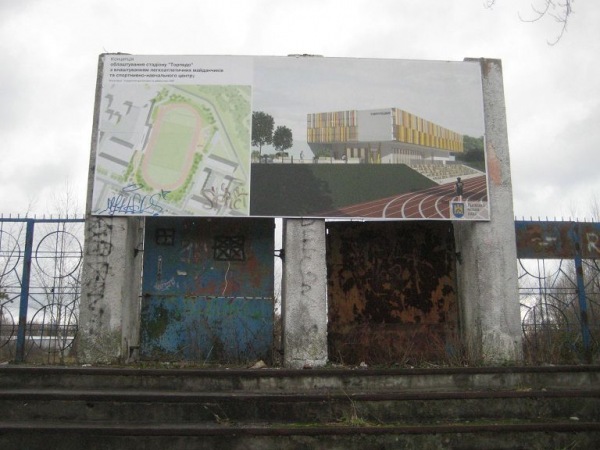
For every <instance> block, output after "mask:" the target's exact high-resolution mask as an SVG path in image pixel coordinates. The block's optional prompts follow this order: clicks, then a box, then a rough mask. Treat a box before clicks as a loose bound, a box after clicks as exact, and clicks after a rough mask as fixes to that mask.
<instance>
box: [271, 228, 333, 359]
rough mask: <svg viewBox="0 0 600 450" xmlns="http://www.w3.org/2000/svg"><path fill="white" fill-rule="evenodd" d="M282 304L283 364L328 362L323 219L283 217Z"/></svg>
mask: <svg viewBox="0 0 600 450" xmlns="http://www.w3.org/2000/svg"><path fill="white" fill-rule="evenodd" d="M283 246H284V250H285V260H284V263H283V280H282V304H281V310H282V311H281V313H282V321H283V352H284V357H283V361H284V365H285V367H289V368H302V367H308V366H309V367H319V366H323V365H325V364H326V363H327V267H326V264H325V254H326V253H325V252H326V248H325V221H324V220H308V219H284V221H283Z"/></svg>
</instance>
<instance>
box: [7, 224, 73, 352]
mask: <svg viewBox="0 0 600 450" xmlns="http://www.w3.org/2000/svg"><path fill="white" fill-rule="evenodd" d="M83 231H84V220H83V219H69V218H59V219H53V218H50V219H47V218H42V219H39V218H13V217H8V218H6V217H1V218H0V358H2V360H6V359H14V360H15V361H17V362H22V361H25V360H27V361H29V362H45V363H58V362H62V363H65V362H69V359H70V358H72V357H73V355H72V350H73V345H74V342H75V336H76V334H77V319H78V316H79V298H80V289H81V268H82V260H83Z"/></svg>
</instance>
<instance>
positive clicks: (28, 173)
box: [0, 0, 600, 219]
mask: <svg viewBox="0 0 600 450" xmlns="http://www.w3.org/2000/svg"><path fill="white" fill-rule="evenodd" d="M543 1H545V0H531V5H534V6H535V5H536V4H540V3H542V2H543ZM484 3H485V0H455V1H448V0H419V1H414V0H410V1H409V0H377V1H372V0H303V1H301V2H300V1H294V2H292V1H285V0H219V1H214V2H208V1H206V2H204V1H198V0H189V1H188V0H177V1H176V2H166V1H153V0H127V1H122V0H119V1H118V0H102V1H100V0H98V1H96V0H53V1H48V0H19V1H4V0H2V1H0V58H1V60H0V99H1V100H2V107H1V108H0V156H1V164H0V193H1V203H0V213H3V214H9V213H13V214H16V213H25V212H27V211H29V212H34V213H38V214H44V213H46V214H50V213H55V212H56V211H57V206H59V205H60V204H61V203H64V200H61V199H64V197H65V195H66V194H65V192H66V191H69V192H70V193H71V195H72V196H74V197H75V199H76V200H77V202H78V204H79V210H80V211H83V210H84V207H85V204H84V203H85V197H86V188H87V174H88V164H89V151H90V140H91V131H92V119H93V117H92V116H93V103H94V93H95V83H96V73H97V63H98V55H99V54H101V53H105V52H108V53H116V52H123V53H132V54H166V55H177V54H183V55H205V54H208V55H275V56H280V55H288V54H295V53H311V54H319V55H323V56H326V57H360V58H393V59H420V60H422V59H425V60H450V61H462V60H463V59H464V58H465V57H486V58H499V59H502V64H503V70H504V89H505V96H506V106H507V119H508V133H509V142H510V154H511V164H512V180H513V193H514V206H515V211H514V212H515V214H516V215H517V216H518V217H521V216H526V217H527V218H528V217H529V216H533V217H534V218H537V217H538V216H541V217H542V218H545V217H546V216H548V217H549V218H553V217H555V216H556V217H557V218H560V217H564V218H565V219H566V218H568V217H575V216H577V217H579V218H584V217H586V216H587V217H590V204H591V203H592V201H593V199H594V198H599V197H600V155H599V153H600V62H599V61H597V59H598V56H597V55H600V2H598V1H592V0H578V1H576V2H575V3H574V14H573V15H572V17H571V19H570V22H569V26H568V30H567V32H566V34H565V35H564V36H563V38H562V40H561V41H560V42H559V43H558V44H556V45H554V46H550V45H548V44H547V41H552V40H554V38H555V37H556V35H557V34H558V33H559V32H560V25H559V24H558V23H556V22H555V21H554V20H553V19H552V17H547V18H545V19H543V20H540V21H538V22H536V23H524V22H523V21H521V20H520V19H519V14H520V15H521V16H522V17H523V18H525V19H527V18H532V17H534V16H533V12H532V10H531V6H530V2H529V1H528V0H496V5H495V6H494V7H493V8H492V9H487V8H485V6H484ZM594 55H596V56H594ZM389 106H395V105H389ZM57 199H58V200H57ZM57 203H58V205H57Z"/></svg>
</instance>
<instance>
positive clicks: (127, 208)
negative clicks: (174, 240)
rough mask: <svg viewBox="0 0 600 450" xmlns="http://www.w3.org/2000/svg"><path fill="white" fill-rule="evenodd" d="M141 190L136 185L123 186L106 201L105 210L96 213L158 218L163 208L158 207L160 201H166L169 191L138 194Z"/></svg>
mask: <svg viewBox="0 0 600 450" xmlns="http://www.w3.org/2000/svg"><path fill="white" fill-rule="evenodd" d="M141 189H142V187H141V186H139V185H137V184H130V185H129V186H125V187H124V188H123V189H121V191H119V193H118V194H117V195H115V196H113V197H109V198H108V199H107V200H106V208H105V209H103V210H101V211H97V213H98V214H110V215H114V214H144V213H151V214H152V215H153V216H158V215H160V213H162V212H163V210H164V208H163V207H162V206H161V205H160V203H159V202H160V200H163V199H166V197H167V194H168V193H169V191H163V190H161V191H160V192H157V193H155V194H151V195H148V194H144V193H142V192H139V191H140V190H141Z"/></svg>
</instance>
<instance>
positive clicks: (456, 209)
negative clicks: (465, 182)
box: [452, 202, 465, 219]
mask: <svg viewBox="0 0 600 450" xmlns="http://www.w3.org/2000/svg"><path fill="white" fill-rule="evenodd" d="M464 215H465V204H464V203H463V202H454V203H452V216H453V217H454V218H456V219H461V218H462V217H463V216H464Z"/></svg>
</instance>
